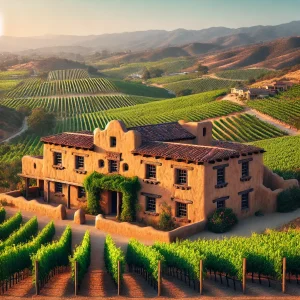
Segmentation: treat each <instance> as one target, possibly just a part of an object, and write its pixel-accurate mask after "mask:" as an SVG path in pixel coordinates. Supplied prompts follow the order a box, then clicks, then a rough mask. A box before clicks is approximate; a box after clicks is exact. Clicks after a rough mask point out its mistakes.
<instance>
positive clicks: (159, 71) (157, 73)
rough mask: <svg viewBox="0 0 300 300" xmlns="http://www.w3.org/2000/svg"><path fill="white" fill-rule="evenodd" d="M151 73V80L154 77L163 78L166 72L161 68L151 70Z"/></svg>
mask: <svg viewBox="0 0 300 300" xmlns="http://www.w3.org/2000/svg"><path fill="white" fill-rule="evenodd" d="M149 73H150V78H154V77H161V76H162V74H163V73H164V71H163V70H162V69H159V68H150V69H149ZM147 79H148V78H147Z"/></svg>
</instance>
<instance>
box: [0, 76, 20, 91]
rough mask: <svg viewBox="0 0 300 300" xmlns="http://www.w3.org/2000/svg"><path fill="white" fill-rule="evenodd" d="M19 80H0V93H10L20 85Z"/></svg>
mask: <svg viewBox="0 0 300 300" xmlns="http://www.w3.org/2000/svg"><path fill="white" fill-rule="evenodd" d="M20 82H21V80H18V79H11V80H0V92H1V91H5V92H7V91H10V90H12V89H14V88H15V87H16V86H17V85H18V84H20Z"/></svg>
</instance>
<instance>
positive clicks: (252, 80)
mask: <svg viewBox="0 0 300 300" xmlns="http://www.w3.org/2000/svg"><path fill="white" fill-rule="evenodd" d="M255 82H256V80H255V78H249V80H248V84H253V83H255Z"/></svg>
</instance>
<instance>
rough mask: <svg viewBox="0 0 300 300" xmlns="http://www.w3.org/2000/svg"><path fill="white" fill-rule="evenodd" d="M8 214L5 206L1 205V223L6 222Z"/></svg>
mask: <svg viewBox="0 0 300 300" xmlns="http://www.w3.org/2000/svg"><path fill="white" fill-rule="evenodd" d="M5 216H6V211H5V209H4V208H3V207H0V224H1V223H2V222H4V220H5Z"/></svg>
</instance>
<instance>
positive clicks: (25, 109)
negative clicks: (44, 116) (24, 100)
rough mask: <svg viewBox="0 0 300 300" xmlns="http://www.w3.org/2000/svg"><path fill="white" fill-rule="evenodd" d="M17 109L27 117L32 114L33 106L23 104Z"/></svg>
mask: <svg viewBox="0 0 300 300" xmlns="http://www.w3.org/2000/svg"><path fill="white" fill-rule="evenodd" d="M17 111H18V112H19V113H21V114H22V115H24V116H25V117H28V116H30V114H31V107H30V106H28V105H22V106H20V107H18V109H17Z"/></svg>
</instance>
